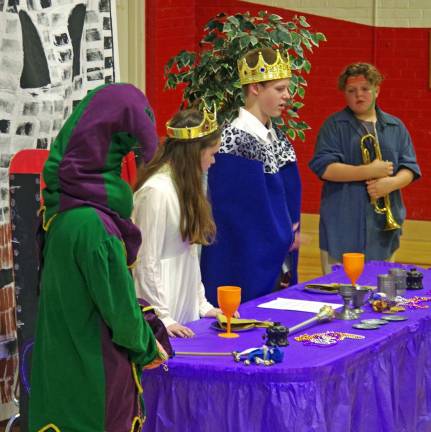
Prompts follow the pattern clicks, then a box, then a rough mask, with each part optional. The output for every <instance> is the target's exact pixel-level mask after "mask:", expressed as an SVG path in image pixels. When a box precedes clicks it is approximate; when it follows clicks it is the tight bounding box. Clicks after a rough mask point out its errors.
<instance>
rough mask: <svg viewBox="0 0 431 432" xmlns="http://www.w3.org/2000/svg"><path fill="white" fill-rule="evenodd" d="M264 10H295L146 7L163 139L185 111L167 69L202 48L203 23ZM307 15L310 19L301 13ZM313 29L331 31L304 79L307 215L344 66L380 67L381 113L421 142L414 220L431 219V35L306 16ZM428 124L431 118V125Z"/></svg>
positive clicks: (302, 155)
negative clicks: (321, 140)
mask: <svg viewBox="0 0 431 432" xmlns="http://www.w3.org/2000/svg"><path fill="white" fill-rule="evenodd" d="M261 9H266V10H270V11H273V12H275V13H278V14H279V15H282V16H283V17H285V18H286V19H289V17H291V16H292V15H294V14H295V12H292V11H288V10H285V9H279V8H269V7H266V6H260V5H254V4H251V3H244V2H240V1H236V0H213V1H211V2H200V1H191V0H189V1H184V0H178V1H175V0H159V1H156V0H149V1H147V57H146V58H147V70H146V72H147V94H148V96H149V99H150V102H151V104H152V105H153V107H154V109H155V112H156V117H157V121H158V130H159V133H160V134H161V135H163V134H164V123H165V122H166V120H167V119H168V118H169V116H170V115H172V114H173V113H174V112H175V111H176V110H177V109H178V106H179V101H180V99H181V96H180V93H179V92H178V91H177V92H173V91H163V90H162V89H163V85H164V79H163V66H164V64H165V63H166V61H167V60H168V59H169V58H170V57H171V56H173V55H175V54H177V53H178V52H179V51H180V50H181V49H192V50H196V47H197V43H198V41H199V40H200V38H201V36H202V30H203V27H204V24H205V23H206V22H207V21H208V20H209V19H210V18H212V17H213V16H215V15H216V14H217V13H219V12H222V11H223V12H226V13H228V14H232V13H237V12H239V13H241V12H246V11H250V12H251V13H256V12H257V11H259V10H261ZM303 15H306V14H303ZM306 16H307V18H308V21H309V23H310V24H311V25H312V30H314V31H321V32H323V33H325V35H326V37H327V39H328V41H327V42H326V43H323V44H322V45H321V48H319V49H317V50H315V53H314V54H312V55H311V57H310V61H311V63H312V71H311V74H310V75H309V76H308V77H306V79H307V81H308V90H307V93H306V97H305V104H306V105H305V107H304V108H303V109H302V110H301V112H300V114H301V117H302V118H303V119H304V120H305V121H306V122H307V123H308V124H309V125H310V126H311V127H312V130H311V131H308V133H307V136H306V142H305V143H302V142H301V141H297V142H296V143H295V148H296V151H297V154H298V157H299V164H300V170H301V176H302V182H303V189H304V197H303V206H302V211H303V212H307V213H317V212H318V209H319V199H320V182H319V180H317V179H316V178H315V176H314V175H313V174H312V173H311V171H310V170H309V169H308V167H307V163H308V161H309V160H310V158H311V156H312V152H313V147H314V142H315V138H316V134H317V132H318V129H319V127H320V125H321V124H322V122H323V121H324V119H325V118H326V117H327V116H328V115H329V114H331V113H332V112H334V111H336V110H339V109H341V108H342V107H343V106H344V99H343V96H342V94H341V93H339V92H338V91H337V90H336V82H337V77H338V75H339V73H340V71H341V70H342V68H343V67H344V66H345V65H346V64H348V63H350V62H354V61H367V62H372V63H374V64H375V65H376V66H377V67H378V68H379V69H380V70H381V72H382V73H383V74H384V75H385V77H386V79H385V81H384V83H383V86H382V90H381V94H380V96H379V100H380V106H381V107H382V109H383V110H385V111H388V112H389V113H391V114H393V115H396V116H398V117H400V118H401V119H402V120H403V121H404V123H405V124H406V125H407V127H408V129H409V130H410V133H411V135H412V137H413V141H414V143H415V148H416V152H417V155H418V160H419V163H420V165H421V169H422V172H423V178H422V179H421V180H420V181H418V182H415V183H414V184H413V185H411V186H409V187H408V189H406V190H405V192H404V199H405V202H406V205H407V208H408V218H409V219H421V220H431V205H430V204H431V200H430V198H429V192H428V191H430V190H431V163H429V162H428V158H427V157H426V146H427V144H428V142H429V141H430V139H431V129H430V128H429V125H428V124H427V121H426V120H428V119H431V98H430V96H431V95H430V89H429V86H428V74H429V73H430V67H429V54H428V52H429V45H428V38H429V30H428V29H413V28H411V29H405V28H374V27H371V26H366V25H360V24H355V23H351V22H347V21H341V20H335V19H330V18H324V17H319V16H313V15H306ZM428 121H429V120H428Z"/></svg>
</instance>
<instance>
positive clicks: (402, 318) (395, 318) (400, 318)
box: [382, 315, 408, 321]
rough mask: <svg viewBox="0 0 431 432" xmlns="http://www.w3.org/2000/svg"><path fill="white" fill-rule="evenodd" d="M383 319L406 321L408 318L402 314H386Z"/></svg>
mask: <svg viewBox="0 0 431 432" xmlns="http://www.w3.org/2000/svg"><path fill="white" fill-rule="evenodd" d="M382 319H384V320H386V321H406V320H407V319H408V318H407V317H405V316H402V315H386V316H382Z"/></svg>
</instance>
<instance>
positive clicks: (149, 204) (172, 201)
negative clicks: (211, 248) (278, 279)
mask: <svg viewBox="0 0 431 432" xmlns="http://www.w3.org/2000/svg"><path fill="white" fill-rule="evenodd" d="M167 135H168V137H167V139H166V141H165V142H164V144H163V145H161V146H160V147H159V149H158V151H157V153H156V155H155V156H154V158H153V159H152V161H151V162H150V163H149V164H148V165H146V166H142V167H141V168H140V169H139V172H138V181H137V184H136V187H135V195H134V211H133V220H134V222H135V224H136V225H137V226H139V228H140V229H141V233H142V238H143V242H142V245H141V249H140V252H139V256H138V263H137V266H136V267H135V269H134V278H135V285H136V291H137V296H138V297H139V298H143V299H144V300H146V301H147V302H149V303H150V304H152V305H153V306H154V307H155V308H156V311H157V313H158V315H159V317H160V318H161V320H162V321H163V323H164V324H165V326H166V328H167V330H168V333H169V336H171V337H174V336H180V337H191V336H193V335H194V333H193V331H192V330H191V329H189V328H187V327H185V326H184V325H183V324H184V323H186V322H189V321H192V320H196V319H198V318H199V317H200V316H207V317H208V316H216V314H217V313H220V310H219V309H216V308H214V307H213V306H212V305H211V304H210V303H209V302H208V301H207V299H206V297H205V290H204V286H203V284H202V281H201V273H200V268H199V258H198V249H197V248H198V245H208V244H210V243H211V242H212V241H213V239H214V237H215V232H216V227H215V224H214V220H213V217H212V212H211V206H210V203H209V202H208V200H207V198H206V195H205V191H204V183H203V174H204V173H205V172H206V171H207V170H208V168H209V167H210V166H211V165H212V164H213V163H214V155H215V154H216V153H217V151H218V149H219V147H220V129H219V127H218V124H217V121H216V118H215V113H214V114H212V113H210V112H209V111H207V110H204V111H203V113H201V112H199V111H198V110H196V109H187V110H183V111H180V112H178V113H177V114H176V115H175V116H174V117H173V118H172V119H171V121H170V122H168V124H167Z"/></svg>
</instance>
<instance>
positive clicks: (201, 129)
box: [166, 104, 218, 140]
mask: <svg viewBox="0 0 431 432" xmlns="http://www.w3.org/2000/svg"><path fill="white" fill-rule="evenodd" d="M202 114H203V119H202V122H201V123H200V124H199V125H198V126H191V127H184V128H175V127H172V126H170V125H169V124H170V121H168V122H167V123H166V133H167V135H168V137H170V138H176V139H183V140H188V139H193V138H201V137H204V136H206V135H210V134H212V133H213V132H215V131H216V130H217V129H218V123H217V110H216V106H215V104H214V112H211V111H210V110H209V108H207V107H206V106H205V107H204V109H203V111H202Z"/></svg>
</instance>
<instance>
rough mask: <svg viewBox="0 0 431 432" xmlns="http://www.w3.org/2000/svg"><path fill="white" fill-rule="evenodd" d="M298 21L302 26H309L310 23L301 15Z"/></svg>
mask: <svg viewBox="0 0 431 432" xmlns="http://www.w3.org/2000/svg"><path fill="white" fill-rule="evenodd" d="M299 23H300V24H301V25H302V27H310V24H308V22H307V19H306V18H305V16H303V15H301V16H300V17H299Z"/></svg>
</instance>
